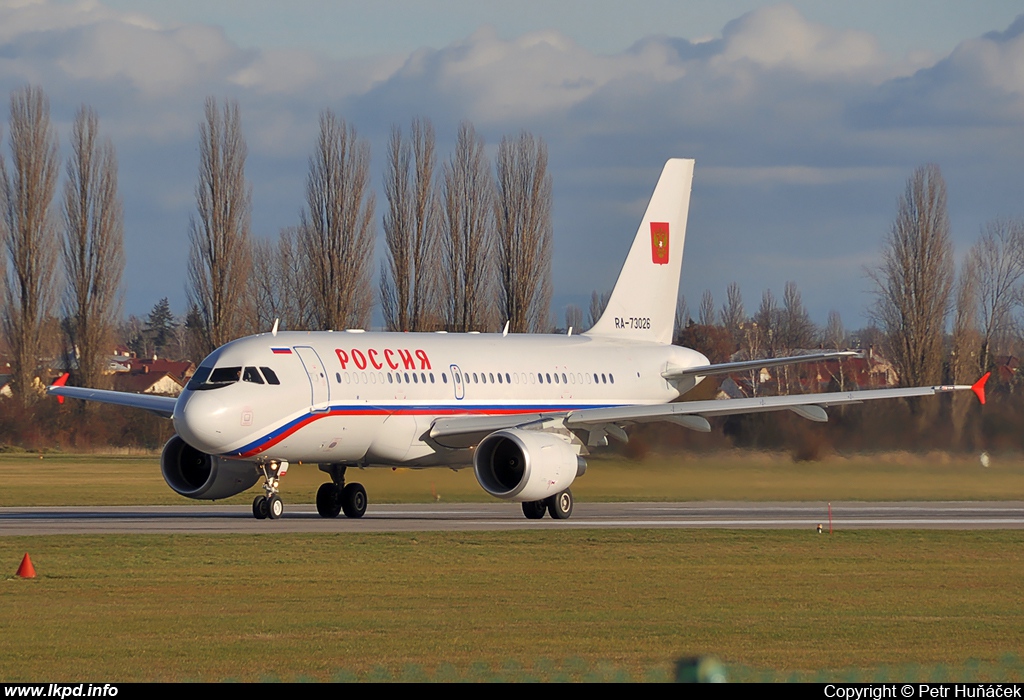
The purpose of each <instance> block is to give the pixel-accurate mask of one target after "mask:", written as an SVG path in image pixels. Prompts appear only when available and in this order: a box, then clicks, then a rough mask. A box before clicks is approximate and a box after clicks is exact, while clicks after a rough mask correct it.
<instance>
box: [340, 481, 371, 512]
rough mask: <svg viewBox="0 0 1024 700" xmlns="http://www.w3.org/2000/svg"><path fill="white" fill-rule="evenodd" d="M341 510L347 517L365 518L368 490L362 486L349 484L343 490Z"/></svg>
mask: <svg viewBox="0 0 1024 700" xmlns="http://www.w3.org/2000/svg"><path fill="white" fill-rule="evenodd" d="M341 509H342V510H343V511H345V517H348V518H361V517H363V513H365V512H366V489H364V488H363V485H362V484H349V485H348V486H346V487H345V488H343V489H342V490H341Z"/></svg>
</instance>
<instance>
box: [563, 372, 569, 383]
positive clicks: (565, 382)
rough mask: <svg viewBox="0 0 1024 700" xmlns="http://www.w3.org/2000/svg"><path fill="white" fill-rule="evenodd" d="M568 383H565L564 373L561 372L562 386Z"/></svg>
mask: <svg viewBox="0 0 1024 700" xmlns="http://www.w3.org/2000/svg"><path fill="white" fill-rule="evenodd" d="M568 383H569V382H567V381H565V372H562V384H568Z"/></svg>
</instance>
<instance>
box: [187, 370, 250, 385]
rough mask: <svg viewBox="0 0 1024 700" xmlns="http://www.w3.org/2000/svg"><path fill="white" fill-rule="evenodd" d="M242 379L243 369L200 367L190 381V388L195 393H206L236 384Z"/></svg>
mask: <svg viewBox="0 0 1024 700" xmlns="http://www.w3.org/2000/svg"><path fill="white" fill-rule="evenodd" d="M241 378H242V368H241V367H217V368H216V369H211V368H210V367H200V368H199V369H197V370H196V373H195V374H193V375H192V379H191V380H189V383H188V388H189V389H191V390H193V391H206V390H208V389H219V388H221V387H223V386H229V385H231V384H234V383H235V382H237V381H238V380H239V379H241Z"/></svg>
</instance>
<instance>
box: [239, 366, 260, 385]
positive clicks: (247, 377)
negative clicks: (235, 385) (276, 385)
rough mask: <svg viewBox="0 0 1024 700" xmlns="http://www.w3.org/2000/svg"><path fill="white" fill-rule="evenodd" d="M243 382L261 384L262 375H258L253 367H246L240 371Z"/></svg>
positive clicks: (257, 371)
mask: <svg viewBox="0 0 1024 700" xmlns="http://www.w3.org/2000/svg"><path fill="white" fill-rule="evenodd" d="M242 381H243V382H252V383H253V384H262V383H263V377H261V376H260V372H259V370H258V369H256V368H255V367H246V368H245V371H244V372H242Z"/></svg>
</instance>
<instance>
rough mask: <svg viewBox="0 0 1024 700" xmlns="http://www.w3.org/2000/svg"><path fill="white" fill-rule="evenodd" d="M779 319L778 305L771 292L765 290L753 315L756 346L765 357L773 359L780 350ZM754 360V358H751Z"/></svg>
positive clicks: (780, 315)
mask: <svg viewBox="0 0 1024 700" xmlns="http://www.w3.org/2000/svg"><path fill="white" fill-rule="evenodd" d="M781 317H782V314H781V312H780V311H779V304H778V302H777V301H776V300H775V294H773V293H772V290H770V289H766V290H764V293H762V294H761V306H759V307H758V309H757V313H756V314H754V318H753V321H754V331H755V332H756V334H757V339H756V345H757V346H758V347H759V348H760V349H761V352H763V353H765V355H764V356H766V357H775V356H776V355H777V354H778V351H779V350H780V349H781V347H782V345H781V340H780V336H781V320H782V319H781ZM751 359H754V356H751Z"/></svg>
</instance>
